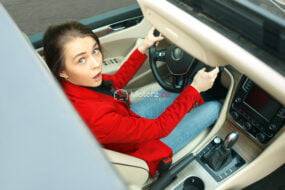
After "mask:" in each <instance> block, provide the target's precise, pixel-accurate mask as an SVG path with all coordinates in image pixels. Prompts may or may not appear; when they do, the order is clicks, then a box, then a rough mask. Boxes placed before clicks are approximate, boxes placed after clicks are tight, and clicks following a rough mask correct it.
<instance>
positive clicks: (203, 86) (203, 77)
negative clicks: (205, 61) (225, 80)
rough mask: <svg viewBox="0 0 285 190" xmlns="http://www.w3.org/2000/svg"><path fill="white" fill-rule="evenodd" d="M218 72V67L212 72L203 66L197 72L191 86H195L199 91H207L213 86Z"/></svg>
mask: <svg viewBox="0 0 285 190" xmlns="http://www.w3.org/2000/svg"><path fill="white" fill-rule="evenodd" d="M218 73H219V68H218V67H216V68H215V69H214V70H212V71H210V72H206V71H205V68H203V69H201V70H199V71H198V72H197V73H196V75H195V76H194V79H193V82H192V84H191V86H193V87H194V88H195V89H196V90H197V91H198V92H204V91H207V90H209V89H210V88H212V86H213V84H214V82H215V79H216V77H217V75H218Z"/></svg>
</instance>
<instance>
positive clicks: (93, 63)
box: [59, 36, 102, 87]
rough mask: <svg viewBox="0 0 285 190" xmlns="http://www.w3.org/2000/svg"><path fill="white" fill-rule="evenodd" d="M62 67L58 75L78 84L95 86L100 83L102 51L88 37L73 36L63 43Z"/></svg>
mask: <svg viewBox="0 0 285 190" xmlns="http://www.w3.org/2000/svg"><path fill="white" fill-rule="evenodd" d="M64 63H65V65H64V69H63V71H62V72H60V74H59V75H60V77H62V78H64V79H65V80H67V81H69V82H71V83H73V84H75V85H79V86H86V87H96V86H99V85H100V84H101V83H102V53H101V52H100V50H99V45H98V44H97V43H96V41H95V40H94V39H93V38H92V37H90V36H87V37H82V38H81V37H75V38H73V39H72V40H71V41H69V42H67V43H66V44H65V45H64Z"/></svg>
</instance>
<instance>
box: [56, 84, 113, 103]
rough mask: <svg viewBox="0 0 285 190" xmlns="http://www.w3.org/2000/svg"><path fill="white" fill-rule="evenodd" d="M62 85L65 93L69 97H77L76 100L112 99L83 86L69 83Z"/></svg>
mask: <svg viewBox="0 0 285 190" xmlns="http://www.w3.org/2000/svg"><path fill="white" fill-rule="evenodd" d="M61 84H62V87H63V89H64V92H65V93H66V94H67V95H68V96H72V97H76V98H82V99H84V98H98V99H102V98H112V97H111V96H109V95H106V94H102V93H99V92H96V91H93V90H91V89H88V88H86V87H83V86H78V85H75V84H72V83H71V82H68V81H63V82H62V83H61ZM112 99H113V98H112Z"/></svg>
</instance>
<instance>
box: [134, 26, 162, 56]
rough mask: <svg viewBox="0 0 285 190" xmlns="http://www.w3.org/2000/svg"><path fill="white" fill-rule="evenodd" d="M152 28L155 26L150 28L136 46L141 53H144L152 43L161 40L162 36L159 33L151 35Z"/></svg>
mask: <svg viewBox="0 0 285 190" xmlns="http://www.w3.org/2000/svg"><path fill="white" fill-rule="evenodd" d="M154 30H155V28H151V29H150V31H149V32H148V34H147V36H146V37H145V39H144V41H143V43H142V44H141V45H140V46H139V47H138V50H139V51H140V52H141V53H146V51H147V50H148V48H150V47H151V46H152V45H154V44H156V43H157V42H159V41H161V40H163V37H162V36H161V34H160V35H159V36H157V37H156V36H154V35H153V32H154Z"/></svg>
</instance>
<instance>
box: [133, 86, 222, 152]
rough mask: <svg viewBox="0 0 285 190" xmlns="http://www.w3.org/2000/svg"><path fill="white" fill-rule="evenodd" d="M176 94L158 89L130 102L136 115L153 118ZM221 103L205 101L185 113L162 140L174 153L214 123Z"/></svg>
mask: <svg viewBox="0 0 285 190" xmlns="http://www.w3.org/2000/svg"><path fill="white" fill-rule="evenodd" d="M177 96H178V94H176V93H171V92H167V91H165V90H163V89H162V90H159V91H157V92H155V93H152V94H149V96H145V97H143V98H142V99H141V100H140V101H139V102H135V103H133V104H131V109H132V110H133V111H134V112H135V113H137V114H138V115H140V116H142V117H145V118H149V119H154V118H156V117H158V116H159V115H160V114H161V113H162V112H163V111H164V110H165V109H166V108H167V107H168V106H169V105H170V104H171V103H172V101H173V100H174V99H175V98H176V97H177ZM220 109H221V104H220V103H219V102H218V101H209V102H205V103H204V104H202V105H201V106H198V107H196V108H194V109H192V110H191V111H190V112H189V113H187V114H186V115H185V116H184V118H183V119H182V120H181V121H180V122H179V124H178V125H177V126H176V127H175V128H174V130H173V131H172V132H171V133H170V134H169V135H168V136H167V137H165V138H162V139H161V140H162V142H164V143H165V144H167V145H168V146H169V147H171V148H172V150H173V152H174V153H176V152H178V151H179V150H181V149H182V148H183V147H184V146H186V145H187V144H188V143H189V142H190V141H191V140H193V139H194V138H195V137H196V136H197V135H198V134H200V133H201V132H202V131H203V130H204V129H206V128H208V127H210V126H211V125H213V124H214V122H215V121H216V119H217V118H218V116H219V112H220Z"/></svg>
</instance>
